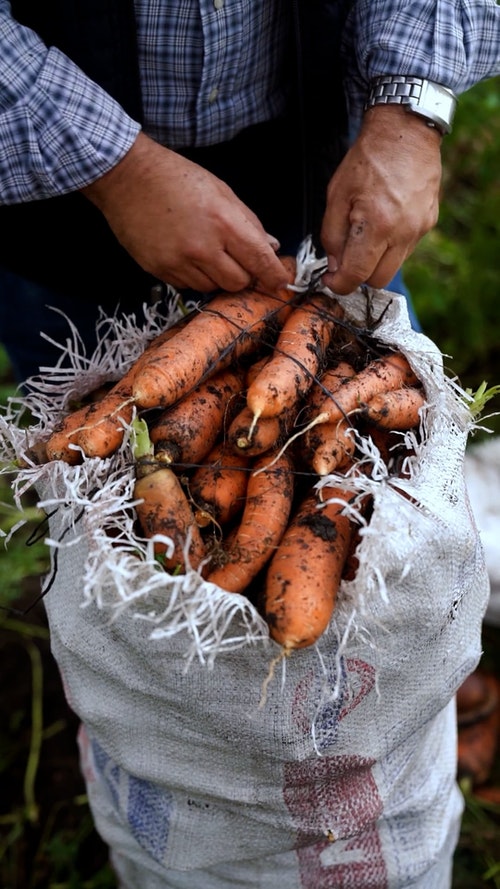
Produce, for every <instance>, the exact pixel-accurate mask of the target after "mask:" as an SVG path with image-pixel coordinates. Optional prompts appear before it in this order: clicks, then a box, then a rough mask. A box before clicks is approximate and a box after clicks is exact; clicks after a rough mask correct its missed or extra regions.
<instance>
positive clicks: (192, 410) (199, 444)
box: [149, 368, 243, 464]
mask: <svg viewBox="0 0 500 889" xmlns="http://www.w3.org/2000/svg"><path fill="white" fill-rule="evenodd" d="M242 385H243V374H242V373H241V372H238V371H237V370H232V369H231V368H226V369H225V370H223V371H220V372H219V373H217V374H215V375H214V376H213V377H210V379H208V380H205V381H204V382H203V383H200V385H199V386H197V387H196V388H195V389H193V391H192V392H189V393H188V394H187V395H185V396H184V398H182V399H181V401H178V402H177V403H176V404H174V405H172V407H170V408H167V409H166V410H165V411H164V412H163V413H162V414H160V416H159V417H158V418H157V419H156V420H154V421H153V422H152V424H151V425H150V428H149V434H150V436H151V441H152V442H153V443H154V445H155V456H156V459H157V460H159V461H160V462H163V463H167V464H168V463H200V462H201V461H202V460H203V459H204V458H205V457H206V455H207V454H208V452H209V451H210V450H211V449H212V448H213V446H214V445H215V442H216V441H217V439H218V437H219V436H220V434H221V431H223V428H224V425H225V422H227V425H229V421H230V419H231V413H230V410H229V409H230V405H231V402H234V400H235V398H236V396H237V395H238V394H239V392H241V390H242Z"/></svg>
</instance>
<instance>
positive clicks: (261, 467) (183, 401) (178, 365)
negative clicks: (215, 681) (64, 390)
mask: <svg viewBox="0 0 500 889" xmlns="http://www.w3.org/2000/svg"><path fill="white" fill-rule="evenodd" d="M283 264H284V266H285V269H286V271H287V274H288V276H289V281H290V283H293V280H294V274H295V269H294V261H293V260H291V259H290V258H288V257H285V258H284V259H283ZM424 405H425V393H424V391H423V389H422V386H421V384H420V382H419V380H418V379H417V378H416V376H415V374H414V373H413V371H412V369H411V367H410V366H409V364H408V361H407V360H406V358H405V356H404V355H402V354H401V353H400V352H398V351H391V350H390V349H389V348H388V347H387V346H383V345H381V344H380V343H378V342H377V340H376V337H375V335H374V333H373V332H371V331H370V329H368V328H366V329H361V328H356V327H354V326H353V325H352V323H350V322H348V321H347V320H346V318H345V315H344V311H343V309H342V308H341V306H340V305H339V303H338V302H337V301H336V300H335V299H334V298H332V297H330V296H327V295H325V294H323V293H314V292H312V293H306V294H303V295H300V294H298V293H296V292H295V291H294V290H293V289H288V288H287V289H283V291H281V292H280V293H279V294H277V295H274V296H270V295H266V294H262V293H259V292H257V291H253V290H246V291H243V292H242V293H240V294H226V293H221V294H218V295H217V296H216V297H214V298H213V299H212V301H211V302H208V303H207V304H206V305H203V306H201V307H200V308H199V309H198V310H197V311H196V312H195V313H193V315H192V317H189V318H188V320H187V322H186V321H182V322H181V323H180V324H178V325H176V326H174V327H173V328H170V329H169V330H168V331H165V332H164V333H163V334H162V335H161V336H159V337H157V338H156V339H154V340H153V341H152V342H151V343H150V344H149V346H148V347H147V349H146V350H145V351H144V353H143V354H142V355H141V357H140V358H139V359H138V360H137V361H136V362H135V364H134V365H133V366H132V367H131V368H130V370H129V371H128V372H127V374H126V375H125V376H124V377H123V378H122V379H121V380H119V381H117V382H116V383H114V384H113V385H112V387H111V388H110V389H109V390H108V391H106V392H104V394H101V397H100V398H99V400H97V401H91V402H90V403H87V404H86V405H84V406H82V407H79V408H78V409H77V410H75V411H73V412H72V413H70V414H68V415H67V416H66V417H65V418H64V420H63V421H62V422H61V423H59V425H58V426H57V427H56V429H55V430H54V431H53V432H52V434H51V436H50V437H49V439H48V441H47V442H45V452H46V459H47V460H64V461H66V462H68V463H70V464H77V463H78V462H81V461H82V460H83V459H84V457H85V456H87V457H102V458H107V457H109V456H110V455H112V454H113V453H114V452H115V451H116V450H117V449H118V448H120V447H121V445H122V442H123V438H124V434H125V430H126V429H127V427H129V426H130V423H131V422H132V419H133V417H134V415H136V417H137V418H140V421H141V422H142V423H143V424H144V425H145V427H146V428H147V435H148V448H149V449H148V450H147V451H146V453H145V454H143V455H142V456H141V458H138V457H137V455H136V454H134V462H135V469H136V481H135V491H134V502H133V504H131V507H130V508H131V509H134V510H135V513H134V515H135V520H136V524H137V533H138V536H139V537H142V538H150V537H153V536H155V535H164V537H167V538H169V541H170V543H168V542H166V543H163V542H162V541H161V540H159V541H157V542H156V543H155V544H154V549H155V553H156V555H157V558H158V560H159V561H161V563H162V564H163V565H164V567H165V570H166V571H169V572H171V573H185V572H186V570H188V569H189V568H194V569H196V570H198V571H199V572H200V573H201V575H202V577H203V578H204V579H205V580H206V581H208V582H211V583H215V584H217V585H218V586H219V587H221V588H222V589H224V590H226V591H227V592H229V593H240V594H244V595H247V596H248V598H249V599H251V601H253V602H254V604H255V605H256V607H257V608H258V609H259V610H260V611H261V613H262V614H263V616H264V617H265V619H266V621H267V623H268V626H269V631H270V635H271V636H272V638H274V639H275V640H276V641H277V642H278V643H279V644H280V645H282V646H283V647H284V648H285V649H287V650H288V649H293V648H300V647H304V646H308V645H312V644H313V643H314V642H315V641H316V640H317V639H318V638H319V637H320V635H321V634H322V633H323V632H324V630H325V629H326V627H327V626H328V623H329V621H330V618H331V616H332V613H333V609H334V607H335V601H336V596H337V591H338V588H339V585H340V582H341V580H342V578H343V577H345V578H349V579H352V576H353V571H355V547H356V546H357V545H358V543H359V534H358V533H357V531H358V530H359V528H358V526H357V524H356V522H355V521H353V519H352V517H351V516H352V513H348V511H347V510H346V509H344V505H345V504H347V503H348V501H349V497H352V494H349V493H348V490H347V488H346V489H345V490H343V489H342V487H341V486H339V485H338V484H336V485H335V487H332V486H331V485H327V486H323V487H322V488H320V489H317V488H316V487H315V486H316V483H317V482H318V480H319V479H320V478H322V477H324V476H327V475H330V474H331V473H333V472H336V473H339V472H340V473H343V472H346V471H347V470H351V471H352V467H353V465H354V466H355V465H356V463H357V461H358V457H359V454H358V446H357V440H359V433H360V432H361V433H362V434H363V435H365V436H366V435H370V436H371V437H372V439H373V441H374V443H375V444H376V445H377V447H378V448H379V451H380V453H381V456H382V458H383V459H384V460H385V461H386V463H387V470H388V473H389V474H391V473H392V474H398V473H399V472H400V471H401V464H402V460H403V458H404V457H405V456H407V455H408V450H407V448H406V445H405V437H404V435H402V434H401V432H403V433H404V432H405V431H407V430H410V429H413V430H415V434H416V435H418V430H419V423H420V414H419V411H420V410H421V409H422V407H423V406H424ZM357 435H358V439H357ZM132 440H133V439H132ZM360 471H363V472H367V471H369V470H367V469H366V464H365V462H364V463H363V465H362V468H361V469H360ZM332 498H334V499H332ZM363 512H364V515H365V517H366V516H368V517H369V503H366V502H365V503H364V505H363ZM155 539H156V538H155ZM353 566H354V567H353Z"/></svg>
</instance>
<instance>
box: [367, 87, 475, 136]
mask: <svg viewBox="0 0 500 889" xmlns="http://www.w3.org/2000/svg"><path fill="white" fill-rule="evenodd" d="M456 104H457V99H456V96H455V95H454V93H453V92H452V90H450V89H449V88H448V87H445V86H443V85H442V84H439V83H435V82H434V81H431V80H426V79H425V78H422V77H412V76H407V75H390V74H388V75H383V76H380V77H376V78H374V79H373V80H372V82H371V88H370V92H369V95H368V98H367V101H366V104H365V111H367V110H369V109H370V108H374V107H382V106H395V107H401V108H403V109H404V110H405V112H407V113H409V114H410V115H412V116H415V117H418V118H420V119H421V120H422V121H423V122H424V123H425V125H426V126H428V127H429V128H431V129H436V130H437V131H438V132H439V133H440V135H442V136H444V135H445V134H447V133H450V132H451V127H452V124H453V117H454V114H455V109H456Z"/></svg>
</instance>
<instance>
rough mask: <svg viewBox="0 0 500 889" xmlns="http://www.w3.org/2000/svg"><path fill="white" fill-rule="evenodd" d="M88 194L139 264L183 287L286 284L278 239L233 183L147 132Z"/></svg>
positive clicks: (235, 288) (267, 288) (86, 190)
mask: <svg viewBox="0 0 500 889" xmlns="http://www.w3.org/2000/svg"><path fill="white" fill-rule="evenodd" d="M82 193H83V194H84V195H85V196H86V197H87V198H88V199H89V200H90V201H92V203H94V204H95V205H96V206H97V207H98V208H99V209H100V210H101V212H102V213H103V215H104V216H105V218H106V220H107V222H108V224H109V226H110V228H111V229H112V231H113V232H114V234H115V236H116V238H117V239H118V241H119V242H120V243H121V244H122V246H123V247H124V248H125V249H126V250H127V251H128V253H130V255H131V256H132V257H133V258H134V259H135V260H136V262H138V263H139V265H140V266H141V267H142V268H143V269H144V270H145V271H146V272H149V273H150V274H151V275H153V276H154V277H155V278H158V279H159V280H160V281H165V282H166V283H168V284H171V285H172V286H173V287H176V288H177V289H182V288H188V287H189V288H192V289H193V290H198V291H200V292H210V291H212V290H216V289H218V288H220V289H222V290H227V291H233V292H236V291H238V290H242V289H243V288H245V287H248V286H249V285H250V284H252V286H256V287H258V288H259V289H261V290H264V291H267V292H270V293H274V292H275V291H276V290H278V288H280V287H283V286H286V283H287V282H286V277H285V276H284V274H283V265H282V263H281V262H280V260H279V259H278V257H277V255H276V250H278V248H279V243H278V241H277V240H276V238H273V237H272V236H271V235H269V234H267V233H266V232H265V230H264V228H263V227H262V225H261V223H260V221H259V219H258V218H257V216H255V214H254V213H253V212H252V211H251V210H250V209H249V208H248V207H247V206H246V205H245V204H243V203H242V202H241V201H240V200H239V198H238V197H237V196H236V195H235V194H234V192H233V191H232V190H231V189H230V188H229V186H227V185H226V184H225V183H224V182H222V181H221V180H220V179H218V178H217V177H216V176H214V175H213V174H212V173H209V172H208V171H207V170H205V169H204V168H203V167H200V166H199V165H198V164H195V163H193V162H192V161H189V160H187V159H186V158H184V157H182V155H180V154H177V153H176V152H174V151H171V150H170V149H168V148H164V147H163V146H161V145H159V144H158V143H156V142H154V141H153V140H152V139H150V138H149V137H148V136H146V135H144V134H143V133H140V134H139V136H138V137H137V140H136V142H135V143H134V145H133V146H132V148H131V149H130V151H129V152H128V154H127V155H125V157H124V158H123V159H122V160H121V161H120V163H119V164H117V166H116V167H114V168H113V169H112V170H110V171H109V172H108V173H106V174H105V175H104V176H103V177H102V178H100V179H98V180H97V181H96V182H94V183H92V185H89V186H87V187H86V188H84V189H82Z"/></svg>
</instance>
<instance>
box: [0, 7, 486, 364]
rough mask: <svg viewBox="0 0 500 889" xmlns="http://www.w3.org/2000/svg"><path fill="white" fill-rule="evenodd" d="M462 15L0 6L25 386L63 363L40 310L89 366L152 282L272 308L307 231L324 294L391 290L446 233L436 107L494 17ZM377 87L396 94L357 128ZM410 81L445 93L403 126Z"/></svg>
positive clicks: (6, 205) (6, 198)
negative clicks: (119, 314) (259, 290)
mask: <svg viewBox="0 0 500 889" xmlns="http://www.w3.org/2000/svg"><path fill="white" fill-rule="evenodd" d="M420 6H421V7H422V8H420ZM469 6H470V4H469V3H468V2H463V3H457V4H456V5H455V6H454V7H453V8H452V9H451V10H450V9H449V8H448V4H444V5H443V4H442V3H439V2H437V3H430V4H429V3H422V4H419V5H418V9H417V11H416V12H415V11H413V12H412V15H411V16H410V15H409V13H408V11H407V9H406V8H405V4H404V3H401V2H398V0H396V2H394V0H392V2H380V0H379V2H360V0H358V2H354V3H353V2H347V0H337V2H323V3H316V4H312V5H311V4H308V3H298V4H297V3H296V4H292V5H291V6H290V7H289V6H288V4H285V3H284V2H273V3H264V2H259V3H256V4H255V3H254V4H252V10H251V11H249V10H248V9H247V7H246V5H245V4H243V3H235V2H231V3H228V2H223V0H214V2H212V0H210V2H206V0H205V2H199V3H194V2H184V3H181V4H180V5H179V4H175V5H174V6H172V7H171V6H170V5H169V7H168V8H164V7H163V5H162V4H161V3H158V2H146V0H136V2H135V3H133V2H132V0H129V2H128V3H125V4H124V3H123V2H117V0H107V2H106V3H105V4H104V5H103V4H102V3H95V4H93V5H92V7H90V6H89V5H88V3H85V4H83V3H82V4H79V3H75V4H72V5H71V7H66V6H65V5H62V6H61V8H59V5H58V4H57V3H51V4H49V5H48V6H46V5H45V4H44V5H43V7H40V6H39V4H34V3H31V2H30V0H12V2H11V3H9V2H8V0H1V2H0V25H1V28H0V48H1V53H0V84H1V89H0V119H1V122H2V127H1V130H0V146H1V151H0V218H1V220H2V243H1V246H0V267H2V269H3V283H2V290H3V293H4V294H5V296H4V298H3V299H2V300H1V301H0V304H1V318H0V338H1V341H2V342H3V343H4V344H5V345H6V348H7V351H8V353H9V354H10V356H11V358H12V360H13V363H14V365H15V367H16V369H17V373H18V376H19V377H20V378H26V376H27V375H29V374H30V373H32V372H33V371H34V370H35V371H36V369H37V368H38V366H39V365H40V364H43V363H45V364H46V363H47V362H48V361H50V360H53V359H54V357H55V354H56V353H55V352H54V349H53V348H52V359H51V346H50V343H49V342H48V341H47V340H46V339H45V340H40V335H39V332H40V330H42V331H44V332H45V333H46V334H49V335H50V336H53V338H55V339H56V340H57V339H58V337H59V336H60V335H61V333H62V332H63V331H64V326H63V324H64V318H63V317H62V316H61V314H60V313H59V314H58V313H57V312H54V311H53V309H52V308H48V306H49V305H50V307H55V308H56V309H57V308H59V309H60V312H63V313H64V314H68V315H69V316H70V317H72V319H73V320H74V321H75V323H76V324H77V327H78V328H79V330H80V331H81V334H82V337H83V338H84V341H85V342H86V343H88V344H89V347H91V346H92V343H93V338H94V330H95V319H96V316H97V311H98V306H102V307H103V308H104V309H105V310H106V311H107V312H108V313H112V312H113V310H115V309H116V306H117V305H119V306H120V309H121V310H122V311H138V312H140V307H141V305H142V303H143V301H144V300H146V299H148V300H149V299H150V294H151V291H152V290H153V292H154V293H155V294H158V289H155V288H154V285H155V284H157V283H158V282H168V283H169V284H171V285H173V286H174V287H177V288H180V289H182V288H191V289H194V290H195V291H200V292H202V291H212V290H213V289H214V288H223V289H227V290H232V291H237V290H238V289H240V288H242V287H245V286H246V285H247V284H249V283H250V282H251V281H258V282H260V285H261V286H262V287H264V288H267V289H271V290H273V289H274V288H276V287H277V286H278V285H279V284H280V283H282V270H281V264H280V263H279V261H278V259H277V257H276V250H277V249H278V245H280V248H279V249H281V252H293V251H294V250H295V249H296V247H297V244H298V243H299V242H300V239H301V238H302V237H304V236H305V235H307V234H309V233H310V232H314V233H315V235H316V238H317V243H318V244H320V245H321V246H322V249H324V251H325V253H326V255H327V256H328V264H329V270H328V273H327V274H326V275H325V277H324V283H325V284H326V285H328V286H330V287H331V288H332V289H333V290H334V291H337V292H339V293H346V292H349V291H350V290H353V289H354V288H356V287H357V286H358V285H359V284H360V283H362V282H367V283H369V284H372V285H373V286H375V287H380V286H385V285H387V284H388V282H390V280H391V278H392V277H393V275H394V274H395V273H396V272H397V270H398V268H399V267H400V266H401V264H402V263H403V261H404V259H405V257H406V256H407V255H408V253H409V252H410V251H411V250H412V249H413V248H414V246H415V244H416V243H417V241H418V240H419V238H420V237H421V236H422V235H423V234H424V233H425V232H426V231H427V230H428V229H429V228H430V227H431V226H433V225H434V224H435V222H436V219H437V216H438V201H439V186H440V175H441V157H440V145H441V139H442V132H444V131H445V130H446V128H447V127H448V125H449V122H450V119H451V113H452V110H453V104H454V100H453V98H452V97H449V96H448V93H447V90H448V89H449V90H452V91H453V93H455V94H459V93H460V92H461V91H463V90H465V89H468V88H469V87H471V86H472V85H473V84H474V83H475V82H477V81H478V80H480V79H482V78H484V77H488V76H490V75H493V74H495V73H496V72H497V71H498V70H499V58H498V57H499V51H498V47H499V45H500V41H499V39H498V37H499V27H500V26H499V18H500V15H499V10H498V7H497V5H496V4H495V2H494V0H484V2H481V3H477V2H476V3H475V4H474V5H473V6H471V7H470V8H469ZM448 17H449V19H448ZM417 22H418V26H417V24H416V23H417ZM96 35H97V41H96ZM200 47H202V48H203V51H202V52H201V51H200ZM386 75H388V76H389V79H391V77H392V78H395V80H396V81H398V80H399V79H400V78H401V79H402V80H403V81H405V82H404V83H402V84H400V85H398V84H397V83H395V84H391V83H389V84H388V85H387V86H384V85H383V86H382V87H377V89H380V90H381V91H382V93H383V95H382V96H381V97H380V96H379V97H378V98H377V99H376V100H375V103H374V104H373V105H372V106H371V107H369V108H368V109H367V110H364V107H365V104H366V102H367V99H368V96H369V93H370V89H371V86H372V85H373V83H374V81H375V80H376V79H377V78H380V77H383V76H386ZM414 77H415V78H417V79H419V78H421V79H424V81H427V80H429V81H431V83H433V84H438V85H439V84H440V85H441V86H438V87H437V89H438V91H439V94H438V96H437V98H436V97H434V99H431V101H430V103H429V105H428V107H427V108H426V107H423V106H422V107H421V108H420V109H419V108H416V109H415V110H416V111H417V112H418V113H415V114H407V113H405V112H406V109H408V108H409V107H410V106H408V105H404V104H393V102H394V101H395V99H397V100H398V101H399V96H398V94H399V92H400V87H401V92H402V93H403V94H404V93H407V92H415V91H416V90H417V89H418V88H419V87H418V81H417V86H413V85H412V79H413V78H414ZM442 87H446V90H444V89H443V88H442ZM384 91H386V92H387V96H388V97H387V96H386V95H385V93H384ZM391 93H394V94H396V95H395V96H392V97H391ZM379 101H380V102H381V103H382V102H386V103H387V104H378V102H379ZM402 101H406V99H405V98H404V96H403V99H402ZM424 104H425V102H424ZM446 104H448V106H449V107H448V111H447V120H445V121H439V114H438V115H437V118H436V109H439V106H441V108H443V107H444V105H446ZM433 118H435V119H434V120H433ZM428 124H433V126H428ZM349 131H351V132H352V131H355V132H356V137H355V138H354V140H350V138H349ZM350 143H351V144H350ZM349 145H350V147H349ZM19 312H21V313H22V315H23V317H25V318H29V319H30V323H29V324H28V325H27V324H23V326H22V333H21V331H20V329H19V325H18V323H17V318H18V317H19Z"/></svg>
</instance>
